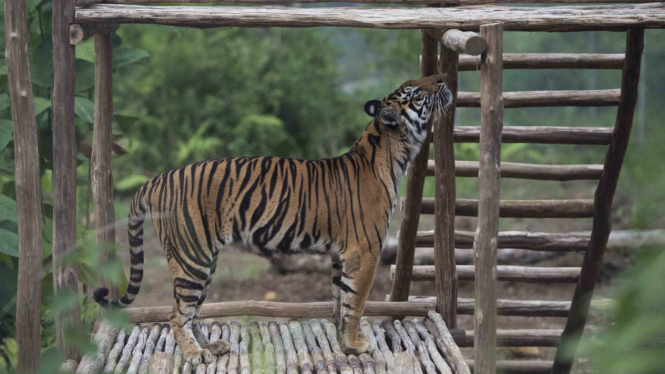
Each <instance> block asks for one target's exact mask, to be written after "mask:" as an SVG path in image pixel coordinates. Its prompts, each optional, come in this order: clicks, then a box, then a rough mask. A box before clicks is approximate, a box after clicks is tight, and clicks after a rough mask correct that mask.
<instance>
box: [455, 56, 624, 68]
mask: <svg viewBox="0 0 665 374" xmlns="http://www.w3.org/2000/svg"><path fill="white" fill-rule="evenodd" d="M624 57H625V55H624V54H623V53H616V54H607V53H504V54H503V68H504V69H621V68H623V60H624ZM473 70H480V56H467V55H461V56H459V71H473Z"/></svg>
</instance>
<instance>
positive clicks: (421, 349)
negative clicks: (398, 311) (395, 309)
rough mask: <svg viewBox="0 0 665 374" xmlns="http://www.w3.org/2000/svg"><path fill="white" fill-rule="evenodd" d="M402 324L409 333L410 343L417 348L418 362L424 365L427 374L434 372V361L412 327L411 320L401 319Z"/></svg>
mask: <svg viewBox="0 0 665 374" xmlns="http://www.w3.org/2000/svg"><path fill="white" fill-rule="evenodd" d="M402 326H403V327H404V330H406V332H407V334H409V338H410V339H411V342H412V344H413V345H414V347H415V348H416V349H417V350H418V356H419V357H420V362H421V363H422V364H423V366H424V367H425V372H426V373H427V374H436V366H434V363H433V362H432V360H431V359H430V357H429V353H428V351H427V347H425V343H423V341H422V340H420V337H419V336H418V333H417V332H416V329H415V328H414V327H413V324H412V323H411V321H408V320H404V321H402Z"/></svg>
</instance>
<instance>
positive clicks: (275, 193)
mask: <svg viewBox="0 0 665 374" xmlns="http://www.w3.org/2000/svg"><path fill="white" fill-rule="evenodd" d="M451 101H452V95H451V93H450V90H449V89H448V88H447V87H446V84H445V82H444V78H443V77H442V76H430V77H426V78H422V79H420V80H414V81H407V82H406V83H404V84H402V85H401V86H400V87H399V88H398V89H397V90H396V91H394V92H393V93H391V94H389V95H388V96H386V97H385V98H384V99H383V100H381V101H379V100H372V101H369V102H367V104H365V111H366V112H367V114H368V115H370V116H371V117H372V120H371V121H370V122H369V125H367V128H365V130H364V131H363V133H362V135H361V136H360V138H359V139H358V140H357V141H356V142H355V143H354V144H353V146H352V147H351V150H349V151H348V152H347V153H346V154H344V155H342V156H339V157H335V158H330V159H323V160H293V159H289V158H276V157H248V158H244V157H238V158H223V159H219V160H212V161H203V162H198V163H195V164H192V165H188V166H185V167H182V168H180V169H175V170H171V171H168V172H165V173H163V174H161V175H159V176H157V177H155V178H153V179H151V180H150V181H148V182H147V183H146V184H145V185H144V186H143V187H141V189H140V190H139V191H138V192H137V193H136V196H135V197H134V200H133V203H132V205H131V210H130V212H129V245H130V251H131V273H130V278H129V284H128V286H127V291H126V293H125V294H124V296H122V298H121V299H120V300H117V301H108V300H107V299H106V296H107V295H108V289H106V288H99V289H97V290H95V293H94V298H95V301H97V302H98V303H99V304H100V305H102V306H104V307H125V306H127V305H129V304H131V303H132V301H133V300H134V298H135V297H136V295H137V294H138V292H139V287H140V285H141V280H142V278H143V260H144V259H143V253H144V252H143V221H144V219H145V214H146V212H148V211H149V212H150V214H151V215H152V219H153V221H154V225H155V228H156V231H157V234H158V236H159V238H160V240H161V243H162V246H163V249H164V252H165V253H166V259H167V261H168V265H169V269H170V271H171V277H172V280H173V296H174V298H175V301H174V306H173V311H172V313H171V320H170V322H171V326H172V328H173V331H174V333H175V336H176V340H177V342H178V344H179V346H180V348H181V349H182V353H183V355H184V358H185V360H186V361H187V362H190V363H191V364H193V365H198V364H199V363H201V362H202V361H203V362H204V363H209V362H210V361H211V360H212V355H213V354H221V353H224V352H225V351H226V350H228V349H229V345H228V343H225V342H222V341H221V340H218V341H216V342H213V343H211V342H209V341H208V339H207V338H206V337H205V336H204V335H203V334H202V333H201V329H200V327H199V321H198V316H199V312H200V310H201V305H202V304H203V302H204V300H205V298H206V294H207V292H208V287H209V286H210V281H211V279H212V275H213V274H214V272H215V268H216V267H217V255H218V253H219V251H220V250H221V249H222V248H223V247H236V248H239V249H241V250H243V251H248V252H253V253H256V254H259V255H263V256H270V255H271V254H273V253H275V252H278V253H281V254H298V253H302V252H307V253H314V254H328V255H330V257H331V258H332V262H333V271H332V283H333V300H334V302H333V305H334V307H333V310H334V311H333V319H334V322H335V324H336V326H337V329H338V331H339V339H340V344H341V346H342V347H343V349H344V351H345V352H346V353H347V354H351V353H353V354H359V353H363V352H367V351H368V350H370V347H371V345H370V342H369V341H368V340H367V339H366V338H365V337H363V336H362V334H361V333H359V332H358V324H359V320H360V317H361V316H362V313H363V309H364V306H365V300H366V298H367V295H368V293H369V290H370V286H371V285H372V281H373V279H374V272H375V270H376V267H377V263H378V259H379V252H380V251H381V248H382V246H383V243H384V239H385V237H386V234H387V232H388V223H389V221H390V217H391V215H392V213H393V211H394V210H395V206H396V203H397V197H398V187H399V185H400V182H401V181H402V178H403V177H404V175H405V174H406V171H407V168H408V167H409V163H410V162H411V161H412V160H413V159H414V157H415V156H416V155H417V154H418V152H419V151H420V149H421V147H422V145H423V143H425V142H426V140H427V138H428V131H427V126H426V125H427V122H428V121H429V119H430V116H431V115H432V114H433V113H435V112H436V113H444V112H445V110H446V109H447V108H448V106H449V105H450V103H451Z"/></svg>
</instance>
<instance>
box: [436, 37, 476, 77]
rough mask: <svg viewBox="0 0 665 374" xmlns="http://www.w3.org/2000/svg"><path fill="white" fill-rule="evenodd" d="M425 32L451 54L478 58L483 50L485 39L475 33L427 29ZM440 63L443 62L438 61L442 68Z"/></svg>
mask: <svg viewBox="0 0 665 374" xmlns="http://www.w3.org/2000/svg"><path fill="white" fill-rule="evenodd" d="M427 32H428V33H429V34H430V35H431V36H432V37H433V38H435V39H436V40H438V41H439V43H441V45H442V46H444V47H445V48H447V49H449V50H451V51H453V52H457V53H468V54H469V55H472V56H478V55H480V54H481V53H483V51H484V50H485V39H483V38H481V37H480V35H478V34H476V33H475V32H470V31H467V32H464V31H459V30H441V29H428V30H427ZM458 61H459V56H458ZM441 63H443V61H439V66H442V65H441ZM439 71H440V72H441V74H445V73H444V71H443V70H441V69H439Z"/></svg>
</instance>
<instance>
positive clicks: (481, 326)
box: [473, 23, 504, 374]
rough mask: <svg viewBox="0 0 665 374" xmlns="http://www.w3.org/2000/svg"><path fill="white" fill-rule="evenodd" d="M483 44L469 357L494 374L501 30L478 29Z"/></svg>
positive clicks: (492, 27)
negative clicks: (470, 352) (472, 324)
mask: <svg viewBox="0 0 665 374" xmlns="http://www.w3.org/2000/svg"><path fill="white" fill-rule="evenodd" d="M480 35H481V36H482V37H483V38H484V39H485V41H486V42H487V49H486V50H485V52H483V54H482V55H481V72H480V92H481V98H480V99H481V118H480V168H479V172H478V185H479V187H478V197H479V198H478V204H477V207H478V209H477V216H478V228H477V229H476V238H475V240H474V242H473V253H474V259H475V261H474V262H475V265H476V266H475V284H474V285H475V287H474V288H475V300H476V308H475V311H474V330H475V331H476V335H475V339H474V351H473V357H474V359H475V360H476V373H479V374H495V373H496V273H497V271H496V251H497V248H498V246H499V244H498V236H499V200H500V196H499V190H500V186H501V128H502V127H503V105H504V102H503V92H502V84H503V62H502V61H503V60H502V58H503V25H502V24H499V23H497V24H491V25H483V26H481V27H480Z"/></svg>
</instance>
